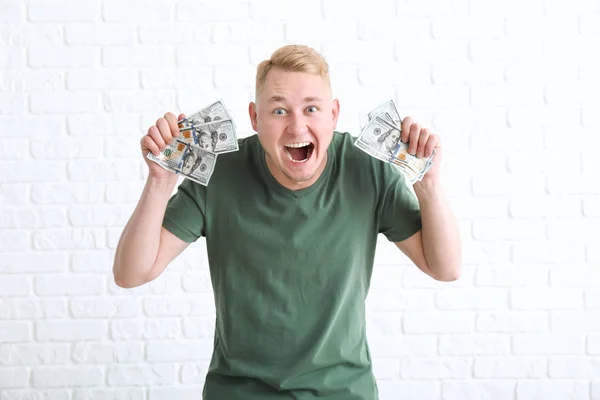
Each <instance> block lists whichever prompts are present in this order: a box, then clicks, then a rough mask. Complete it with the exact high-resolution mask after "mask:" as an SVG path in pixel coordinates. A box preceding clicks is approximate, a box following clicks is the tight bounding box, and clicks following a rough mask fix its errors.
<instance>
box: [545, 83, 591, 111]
mask: <svg viewBox="0 0 600 400" xmlns="http://www.w3.org/2000/svg"><path fill="white" fill-rule="evenodd" d="M593 89H594V88H593V87H592V86H591V85H589V84H574V83H569V84H565V83H556V84H552V85H546V87H545V96H544V98H545V100H546V103H547V104H549V105H557V106H567V105H568V106H572V105H587V104H596V103H600V94H598V91H597V90H593Z"/></svg>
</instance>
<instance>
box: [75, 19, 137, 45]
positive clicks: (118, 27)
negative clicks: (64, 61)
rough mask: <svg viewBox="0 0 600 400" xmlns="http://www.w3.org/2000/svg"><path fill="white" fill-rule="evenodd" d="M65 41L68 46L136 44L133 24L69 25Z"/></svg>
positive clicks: (135, 31)
mask: <svg viewBox="0 0 600 400" xmlns="http://www.w3.org/2000/svg"><path fill="white" fill-rule="evenodd" d="M64 30H65V40H66V42H67V44H68V45H70V46H86V45H87V46H94V45H96V46H113V45H132V44H134V43H136V42H137V29H136V26H135V25H134V24H120V23H116V24H112V23H103V24H93V23H78V24H69V25H66V26H65V28H64Z"/></svg>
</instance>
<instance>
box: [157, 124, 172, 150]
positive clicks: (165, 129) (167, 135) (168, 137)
mask: <svg viewBox="0 0 600 400" xmlns="http://www.w3.org/2000/svg"><path fill="white" fill-rule="evenodd" d="M156 127H157V128H158V131H159V132H160V135H161V136H162V139H163V141H164V143H166V144H167V145H169V144H171V142H172V141H173V134H172V133H171V127H170V126H169V123H168V122H167V120H166V119H165V118H159V119H158V120H156ZM162 149H163V148H162V147H161V150H162Z"/></svg>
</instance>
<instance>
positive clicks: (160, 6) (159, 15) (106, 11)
mask: <svg viewBox="0 0 600 400" xmlns="http://www.w3.org/2000/svg"><path fill="white" fill-rule="evenodd" d="M174 16H175V7H174V6H173V4H172V3H170V2H157V1H153V2H152V4H150V5H148V3H145V2H142V1H130V2H127V3H123V2H116V1H106V2H104V3H103V4H102V17H103V19H104V20H105V21H108V22H139V21H144V23H149V22H168V21H171V20H172V19H173V17H174Z"/></svg>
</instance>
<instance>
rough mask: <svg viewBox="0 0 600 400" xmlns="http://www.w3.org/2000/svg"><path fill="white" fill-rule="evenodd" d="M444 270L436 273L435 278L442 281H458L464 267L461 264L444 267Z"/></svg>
mask: <svg viewBox="0 0 600 400" xmlns="http://www.w3.org/2000/svg"><path fill="white" fill-rule="evenodd" d="M442 271H443V272H440V273H437V274H435V275H434V279H435V280H436V281H440V282H454V281H457V280H458V279H459V278H460V276H461V275H462V268H461V265H460V264H457V265H455V266H451V267H448V268H444V269H443V270H442Z"/></svg>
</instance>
